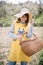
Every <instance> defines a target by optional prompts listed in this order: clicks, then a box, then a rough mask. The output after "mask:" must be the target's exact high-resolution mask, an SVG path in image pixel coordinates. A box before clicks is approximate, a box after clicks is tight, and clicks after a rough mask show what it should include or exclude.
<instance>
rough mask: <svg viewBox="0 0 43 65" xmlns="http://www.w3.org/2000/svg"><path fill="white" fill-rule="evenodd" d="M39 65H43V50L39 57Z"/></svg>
mask: <svg viewBox="0 0 43 65" xmlns="http://www.w3.org/2000/svg"><path fill="white" fill-rule="evenodd" d="M39 65H43V50H42V51H41V53H40V55H39Z"/></svg>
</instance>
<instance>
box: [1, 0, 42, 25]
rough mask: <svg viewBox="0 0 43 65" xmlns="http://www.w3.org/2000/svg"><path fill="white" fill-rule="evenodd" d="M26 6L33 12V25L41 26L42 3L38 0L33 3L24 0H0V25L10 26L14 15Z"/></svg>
mask: <svg viewBox="0 0 43 65" xmlns="http://www.w3.org/2000/svg"><path fill="white" fill-rule="evenodd" d="M23 7H26V8H28V10H29V11H30V12H31V13H32V14H33V17H34V19H35V23H34V26H43V3H42V2H41V0H39V3H37V1H36V2H35V3H33V2H31V1H26V2H25V3H22V2H19V3H18V4H12V3H6V2H5V1H0V26H10V25H11V23H12V21H13V20H15V19H16V18H15V17H14V15H15V14H16V13H18V12H19V11H20V9H21V8H23Z"/></svg>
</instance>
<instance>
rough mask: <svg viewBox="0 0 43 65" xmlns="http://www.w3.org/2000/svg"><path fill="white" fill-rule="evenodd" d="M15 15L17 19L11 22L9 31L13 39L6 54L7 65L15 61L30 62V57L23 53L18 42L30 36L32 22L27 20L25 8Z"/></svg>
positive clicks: (27, 13)
mask: <svg viewBox="0 0 43 65" xmlns="http://www.w3.org/2000/svg"><path fill="white" fill-rule="evenodd" d="M15 16H16V17H18V20H17V21H16V22H13V23H12V25H11V27H10V31H9V35H10V37H11V38H12V39H13V41H12V44H11V49H10V53H9V56H8V61H9V62H8V65H16V62H21V65H27V62H30V61H31V58H30V57H28V56H27V55H25V54H24V52H23V51H22V49H21V46H20V42H21V41H22V40H27V39H29V38H31V36H32V28H33V26H32V25H33V24H31V22H29V20H30V15H29V11H28V9H27V8H23V9H21V11H20V13H18V14H16V15H15ZM31 21H32V20H31ZM29 23H30V25H29ZM26 33H27V34H26Z"/></svg>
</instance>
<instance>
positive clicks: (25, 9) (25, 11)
mask: <svg viewBox="0 0 43 65" xmlns="http://www.w3.org/2000/svg"><path fill="white" fill-rule="evenodd" d="M21 13H24V14H25V13H29V11H28V9H27V8H23V9H21Z"/></svg>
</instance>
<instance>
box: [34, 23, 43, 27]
mask: <svg viewBox="0 0 43 65" xmlns="http://www.w3.org/2000/svg"><path fill="white" fill-rule="evenodd" d="M34 26H39V27H40V26H41V27H43V23H34Z"/></svg>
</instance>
